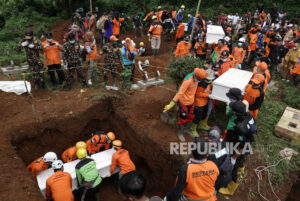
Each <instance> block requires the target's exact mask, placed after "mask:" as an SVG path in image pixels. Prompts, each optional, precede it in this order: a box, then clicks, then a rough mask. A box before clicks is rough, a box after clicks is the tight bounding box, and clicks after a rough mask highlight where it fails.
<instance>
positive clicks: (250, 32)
mask: <svg viewBox="0 0 300 201" xmlns="http://www.w3.org/2000/svg"><path fill="white" fill-rule="evenodd" d="M257 30H258V29H257V28H255V27H251V29H250V30H249V31H248V35H249V36H250V34H253V33H252V31H257Z"/></svg>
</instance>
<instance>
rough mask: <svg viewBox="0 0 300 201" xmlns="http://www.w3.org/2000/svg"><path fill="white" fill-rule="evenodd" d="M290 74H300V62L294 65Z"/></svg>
mask: <svg viewBox="0 0 300 201" xmlns="http://www.w3.org/2000/svg"><path fill="white" fill-rule="evenodd" d="M291 75H300V63H298V64H297V65H296V67H295V68H293V70H292V71H291Z"/></svg>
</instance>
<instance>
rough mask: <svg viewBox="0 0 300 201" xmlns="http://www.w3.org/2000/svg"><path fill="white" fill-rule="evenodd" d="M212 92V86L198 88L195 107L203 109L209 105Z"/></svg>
mask: <svg viewBox="0 0 300 201" xmlns="http://www.w3.org/2000/svg"><path fill="white" fill-rule="evenodd" d="M210 90H211V84H209V85H207V87H206V88H203V87H199V86H198V88H197V91H196V94H195V106H197V107H203V106H205V105H207V103H208V96H209V93H210Z"/></svg>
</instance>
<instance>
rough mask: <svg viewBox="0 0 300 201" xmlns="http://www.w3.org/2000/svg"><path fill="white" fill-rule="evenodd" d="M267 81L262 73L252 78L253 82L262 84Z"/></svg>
mask: <svg viewBox="0 0 300 201" xmlns="http://www.w3.org/2000/svg"><path fill="white" fill-rule="evenodd" d="M264 81H265V77H264V76H263V75H262V74H259V73H257V74H255V75H254V77H253V78H252V79H251V82H252V83H254V84H261V83H263V82H264Z"/></svg>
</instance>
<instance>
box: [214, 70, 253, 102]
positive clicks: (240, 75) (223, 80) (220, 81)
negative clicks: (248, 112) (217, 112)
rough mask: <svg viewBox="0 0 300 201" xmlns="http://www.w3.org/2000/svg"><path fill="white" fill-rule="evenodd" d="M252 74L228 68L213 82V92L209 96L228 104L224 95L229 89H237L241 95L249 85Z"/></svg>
mask: <svg viewBox="0 0 300 201" xmlns="http://www.w3.org/2000/svg"><path fill="white" fill-rule="evenodd" d="M252 74H253V73H252V72H249V71H245V70H239V69H235V68H230V69H229V70H228V71H226V72H225V73H224V74H222V75H221V76H220V77H218V78H217V79H216V80H215V81H214V82H213V90H212V93H211V95H210V96H209V97H210V98H212V99H215V100H219V101H222V102H226V103H227V102H229V99H228V98H227V96H226V93H227V92H228V91H229V89H230V88H239V89H240V90H241V91H242V92H243V93H244V92H245V89H246V86H247V84H248V83H249V81H250V79H251V77H252Z"/></svg>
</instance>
